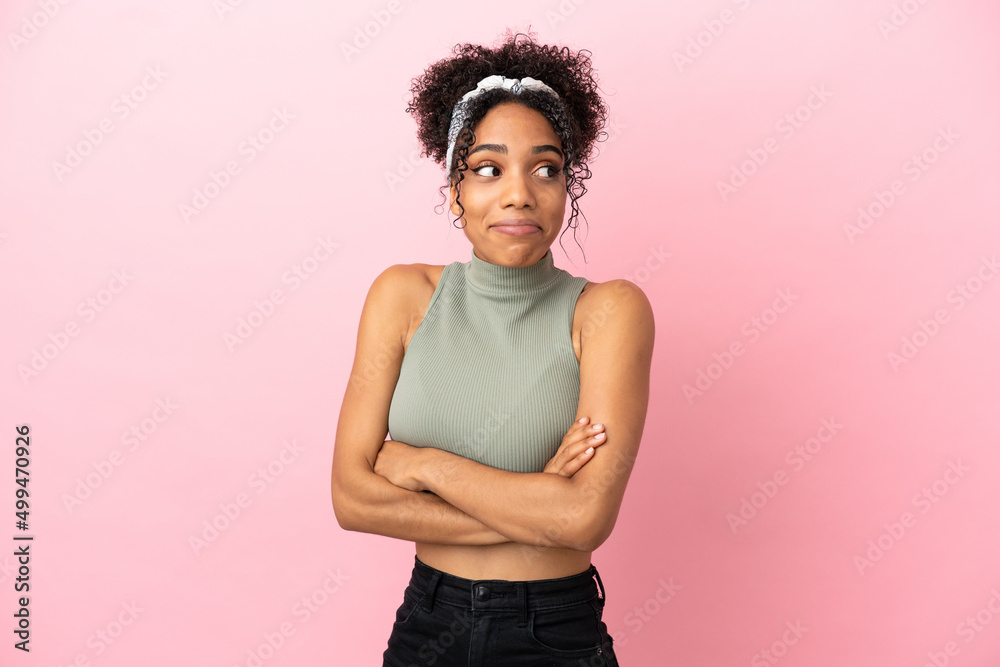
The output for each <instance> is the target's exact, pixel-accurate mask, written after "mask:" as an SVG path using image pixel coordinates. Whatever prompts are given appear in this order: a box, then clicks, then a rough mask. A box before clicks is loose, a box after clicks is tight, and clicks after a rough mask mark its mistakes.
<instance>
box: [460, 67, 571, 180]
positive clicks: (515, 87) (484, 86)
mask: <svg viewBox="0 0 1000 667" xmlns="http://www.w3.org/2000/svg"><path fill="white" fill-rule="evenodd" d="M493 88H506V89H507V90H509V91H510V92H512V93H514V94H515V95H520V94H521V91H522V90H524V89H525V88H527V89H528V90H544V91H548V92H550V93H552V94H553V95H555V96H556V97H557V98H558V97H559V93H557V92H556V91H554V90H552V89H551V88H549V87H548V86H546V85H545V84H544V83H542V82H541V81H539V80H538V79H532V78H531V77H530V76H526V77H524V78H523V79H508V78H507V77H504V76H500V75H499V74H494V75H492V76H488V77H486V78H485V79H483V80H482V81H480V82H479V83H478V84H477V85H476V89H475V90H470V91H469V92H467V93H466V94H465V95H462V99H460V100H459V101H458V102H457V103H456V104H455V110H454V111H452V114H451V125H450V126H449V127H448V157H447V161H446V162H445V166H444V168H445V170H446V171H450V170H451V158H452V156H453V155H454V153H455V142H456V141H457V140H458V133H459V130H461V129H462V125H464V124H465V119H466V117H467V116H468V114H467V113H466V108H467V107H468V106H469V100H471V99H472V98H473V97H475V96H477V95H479V94H480V93H482V92H484V91H487V90H491V89H493Z"/></svg>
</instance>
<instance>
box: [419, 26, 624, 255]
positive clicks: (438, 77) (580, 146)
mask: <svg viewBox="0 0 1000 667" xmlns="http://www.w3.org/2000/svg"><path fill="white" fill-rule="evenodd" d="M519 37H525V38H527V39H522V40H518V38H519ZM590 53H591V52H590V51H586V50H581V51H579V52H578V53H573V52H572V51H571V50H570V49H569V48H568V47H562V48H559V47H556V46H547V45H542V44H538V43H537V42H536V41H535V40H534V33H532V32H531V30H530V27H529V29H528V32H527V33H520V32H519V33H517V34H513V35H512V34H511V30H510V29H508V30H507V32H506V33H505V35H504V39H503V41H502V42H501V44H500V45H499V46H498V47H496V48H492V49H491V48H488V47H485V46H480V45H478V44H458V45H456V46H455V47H454V48H453V49H452V54H453V55H452V57H450V58H446V59H444V60H440V61H438V62H436V63H434V64H433V65H431V66H430V67H428V68H427V69H426V70H424V73H423V74H422V75H421V76H419V77H416V78H414V79H413V81H412V83H413V85H412V87H411V89H410V92H412V93H413V99H412V100H411V101H410V103H409V106H408V107H407V108H406V112H407V113H413V114H414V117H415V120H416V121H417V126H418V129H417V138H418V140H419V141H420V144H421V146H422V147H423V151H422V152H421V153H420V156H421V157H424V156H428V157H430V158H432V159H433V160H434V161H435V162H437V163H438V164H440V165H442V166H443V167H444V168H445V170H446V172H447V174H448V182H447V183H445V184H444V185H442V186H441V190H442V196H444V201H445V202H447V196H445V195H444V192H443V189H444V188H445V187H449V186H450V185H454V186H455V187H456V190H457V192H458V197H457V198H456V201H457V202H458V205H459V208H460V210H461V211H462V213H461V215H459V217H458V218H456V219H455V220H453V221H452V224H454V223H455V222H457V221H458V220H460V219H461V217H462V216H463V215H465V207H464V206H462V202H461V197H460V195H461V185H460V184H461V182H462V180H463V179H464V178H465V176H464V173H463V172H465V171H467V170H468V168H469V165H468V163H467V162H466V158H467V157H468V154H469V148H470V147H471V146H472V144H474V143H475V141H476V135H475V133H474V132H473V130H472V128H473V127H475V126H476V125H477V124H478V123H479V122H480V121H481V120H482V119H483V118H484V117H485V116H486V113H487V112H488V111H489V110H490V109H492V108H493V107H495V106H497V105H498V104H501V103H505V102H514V103H516V104H521V105H523V106H526V107H528V108H529V109H534V110H536V111H538V112H540V113H541V114H542V115H543V116H545V118H546V119H548V121H549V122H550V123H551V124H552V128H553V130H554V131H555V133H556V134H557V135H558V136H559V138H560V139H561V140H562V146H563V151H564V153H565V157H566V159H565V162H564V164H563V169H562V171H563V174H564V175H565V176H566V192H567V193H568V194H569V196H570V198H571V200H572V203H571V208H572V214H571V215H570V218H569V223H568V225H567V227H566V228H567V229H569V228H573V239H574V240H576V228H577V227H578V226H579V224H578V223H577V224H574V223H575V221H576V217H577V215H579V214H580V208H579V206H578V205H577V201H576V200H577V199H578V198H579V197H581V196H583V194H584V193H586V192H587V188H586V186H585V185H584V183H583V181H584V180H585V179H587V178H590V176H591V173H590V169H589V167H588V166H587V160H589V159H590V158H591V156H592V151H593V149H594V144H595V142H597V141H603V140H605V139H607V133H606V132H604V129H603V128H604V127H605V125H606V123H607V115H608V108H607V106H605V104H604V102H603V100H602V99H601V97H600V95H598V93H597V89H598V85H597V78H596V75H595V73H594V72H593V69H592V67H591V63H590V58H589V54H590ZM494 74H499V75H502V76H505V77H507V78H517V79H520V78H523V77H528V76H530V77H532V78H535V79H539V80H541V81H543V82H544V83H545V84H546V85H548V86H549V87H550V88H552V89H553V90H555V91H556V93H558V94H559V99H555V98H554V97H553V96H552V95H551V94H548V93H546V92H539V91H535V90H530V89H524V90H522V91H521V93H520V94H515V93H512V92H510V91H509V90H505V89H502V88H496V89H491V90H487V91H485V92H483V93H481V94H479V95H476V96H475V97H473V98H472V99H471V100H470V101H469V103H468V106H467V107H466V111H467V116H466V119H465V123H464V124H463V126H462V128H461V129H460V131H459V135H458V139H457V141H456V143H455V150H454V157H453V161H454V163H455V164H453V165H446V164H444V162H445V160H446V159H447V153H448V128H449V125H450V124H451V114H452V110H453V109H454V107H455V104H456V103H457V102H458V101H459V100H460V99H461V98H462V96H463V95H464V94H465V93H467V92H469V91H470V90H474V89H475V88H476V84H478V83H479V81H480V80H482V79H483V78H485V77H487V76H491V75H494ZM584 220H586V216H584ZM459 229H464V225H463V227H460V228H459ZM565 233H566V230H565V229H564V230H563V234H565ZM559 245H560V246H562V235H560V237H559ZM577 245H578V246H579V245H580V242H579V241H578V240H577ZM564 249H565V248H564ZM580 249H581V250H583V248H582V246H581V248H580ZM584 261H586V255H585V256H584Z"/></svg>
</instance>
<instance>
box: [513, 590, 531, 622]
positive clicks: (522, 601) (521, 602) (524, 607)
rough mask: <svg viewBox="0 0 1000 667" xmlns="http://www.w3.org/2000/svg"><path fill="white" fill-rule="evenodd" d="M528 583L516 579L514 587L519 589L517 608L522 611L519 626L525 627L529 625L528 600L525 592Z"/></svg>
mask: <svg viewBox="0 0 1000 667" xmlns="http://www.w3.org/2000/svg"><path fill="white" fill-rule="evenodd" d="M525 586H526V584H525V583H524V582H523V581H515V582H514V588H516V589H517V608H518V610H519V611H520V612H521V619H520V620H519V621H518V622H517V627H519V628H523V627H526V626H527V625H528V600H527V595H526V594H525V590H524V589H525Z"/></svg>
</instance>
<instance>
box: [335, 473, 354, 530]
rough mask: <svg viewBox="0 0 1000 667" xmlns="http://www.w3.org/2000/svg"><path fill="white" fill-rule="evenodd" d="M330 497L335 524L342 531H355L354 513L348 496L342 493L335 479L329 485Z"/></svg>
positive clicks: (340, 486) (341, 488) (342, 490)
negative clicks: (335, 518) (335, 519)
mask: <svg viewBox="0 0 1000 667" xmlns="http://www.w3.org/2000/svg"><path fill="white" fill-rule="evenodd" d="M330 496H331V500H332V501H333V514H334V516H335V517H337V524H338V525H339V526H340V527H341V528H343V529H344V530H352V531H355V530H357V525H356V523H355V512H354V511H353V509H354V508H353V506H352V504H351V503H350V496H349V494H347V493H345V492H344V489H343V487H342V485H341V484H339V483H338V481H337V480H336V479H334V480H333V483H332V484H331V489H330Z"/></svg>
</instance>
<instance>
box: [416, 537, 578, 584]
mask: <svg viewBox="0 0 1000 667" xmlns="http://www.w3.org/2000/svg"><path fill="white" fill-rule="evenodd" d="M590 555H591V552H589V551H577V550H575V549H561V548H552V547H533V546H529V545H525V544H516V543H514V542H504V543H501V544H490V545H479V546H471V545H455V544H432V543H425V542H417V543H416V556H417V558H418V559H419V560H420V561H421V562H423V563H424V564H425V565H428V566H430V567H433V568H435V569H438V570H441V571H442V572H446V573H448V574H451V575H454V576H456V577H460V578H464V579H483V580H485V579H494V580H510V581H531V580H538V579H554V578H560V577H567V576H570V575H574V574H579V573H580V572H583V571H585V570H586V569H587V568H588V567H590Z"/></svg>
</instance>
